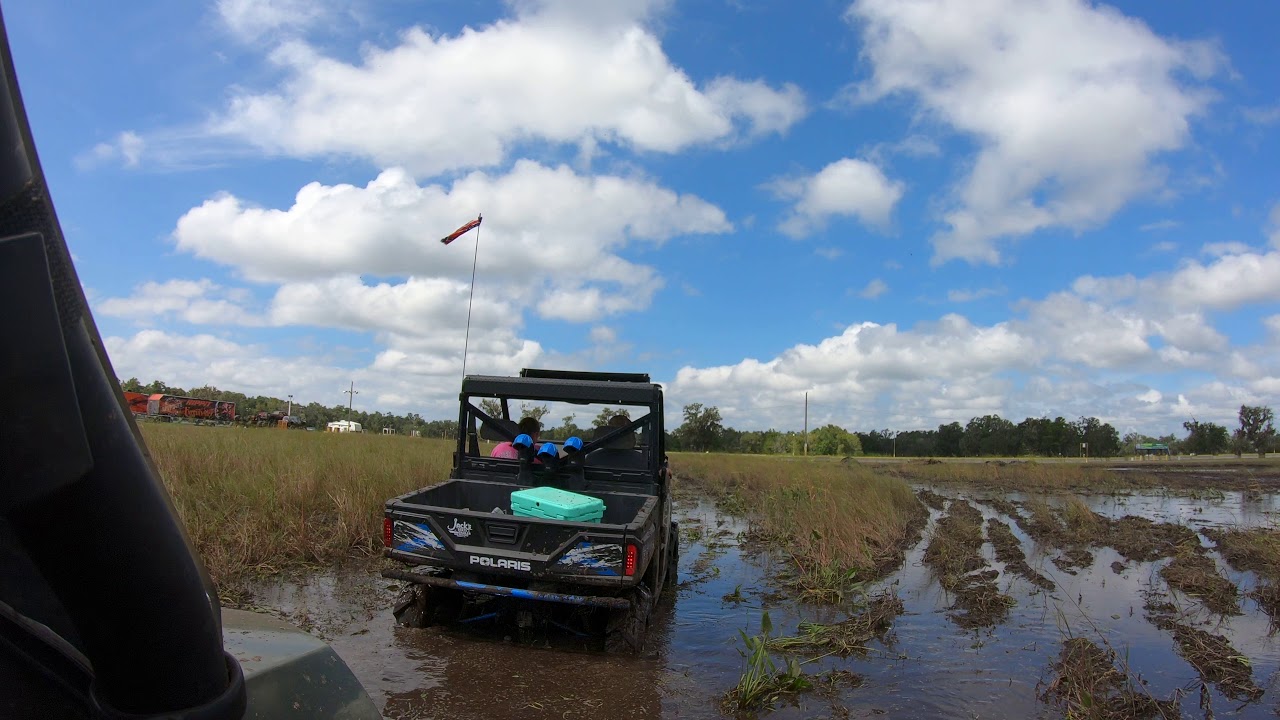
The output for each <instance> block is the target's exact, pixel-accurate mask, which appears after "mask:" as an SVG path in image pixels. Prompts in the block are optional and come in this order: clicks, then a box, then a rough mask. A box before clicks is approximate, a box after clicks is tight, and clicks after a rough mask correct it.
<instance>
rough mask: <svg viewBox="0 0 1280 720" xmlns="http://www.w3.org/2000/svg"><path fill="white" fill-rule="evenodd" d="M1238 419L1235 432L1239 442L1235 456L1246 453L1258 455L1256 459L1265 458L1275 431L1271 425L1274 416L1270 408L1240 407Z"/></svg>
mask: <svg viewBox="0 0 1280 720" xmlns="http://www.w3.org/2000/svg"><path fill="white" fill-rule="evenodd" d="M1239 418H1240V428H1239V429H1238V430H1236V437H1237V439H1238V440H1239V442H1238V445H1237V450H1236V452H1237V454H1241V453H1243V452H1245V451H1248V452H1256V453H1258V457H1266V455H1267V451H1268V450H1270V449H1271V444H1272V442H1273V441H1274V440H1275V437H1276V429H1275V426H1274V425H1273V424H1272V421H1273V420H1275V414H1274V413H1273V412H1272V411H1271V408H1269V407H1266V406H1262V405H1259V406H1256V407H1254V406H1249V405H1241V406H1240V415H1239Z"/></svg>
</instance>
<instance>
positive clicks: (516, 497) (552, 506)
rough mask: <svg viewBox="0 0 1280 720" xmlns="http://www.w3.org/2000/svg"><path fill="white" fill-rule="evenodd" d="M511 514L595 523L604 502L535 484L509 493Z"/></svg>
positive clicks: (598, 518)
mask: <svg viewBox="0 0 1280 720" xmlns="http://www.w3.org/2000/svg"><path fill="white" fill-rule="evenodd" d="M511 514H512V515H515V516H516V517H536V518H542V519H544V520H562V521H564V522H593V523H598V522H600V519H601V518H603V517H604V501H603V500H601V499H599V498H593V497H590V496H587V495H579V494H578V493H574V492H569V491H568V490H560V489H558V488H553V487H536V488H529V489H528V490H516V491H515V492H512V493H511Z"/></svg>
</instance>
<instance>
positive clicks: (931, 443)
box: [896, 430, 938, 457]
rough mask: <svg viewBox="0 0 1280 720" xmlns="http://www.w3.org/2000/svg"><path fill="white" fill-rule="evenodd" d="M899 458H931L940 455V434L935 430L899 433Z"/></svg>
mask: <svg viewBox="0 0 1280 720" xmlns="http://www.w3.org/2000/svg"><path fill="white" fill-rule="evenodd" d="M896 440H897V442H898V457H930V456H933V455H937V454H938V433H937V432H936V431H934V430H905V431H903V432H900V433H898V437H897V438H896Z"/></svg>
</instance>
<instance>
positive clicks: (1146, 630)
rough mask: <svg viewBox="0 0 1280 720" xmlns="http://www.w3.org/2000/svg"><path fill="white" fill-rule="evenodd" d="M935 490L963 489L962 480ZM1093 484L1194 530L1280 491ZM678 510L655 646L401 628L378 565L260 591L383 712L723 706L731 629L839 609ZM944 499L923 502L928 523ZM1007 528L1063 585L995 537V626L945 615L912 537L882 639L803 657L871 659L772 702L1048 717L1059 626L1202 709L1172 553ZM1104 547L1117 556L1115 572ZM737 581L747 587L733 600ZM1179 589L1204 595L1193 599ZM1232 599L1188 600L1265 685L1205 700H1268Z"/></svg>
mask: <svg viewBox="0 0 1280 720" xmlns="http://www.w3.org/2000/svg"><path fill="white" fill-rule="evenodd" d="M934 489H935V490H937V491H938V492H940V493H942V494H944V495H946V494H952V495H954V494H955V491H954V489H948V488H934ZM990 497H997V496H995V495H992V496H990ZM1003 497H1007V498H1009V499H1011V500H1015V501H1017V500H1021V499H1023V498H1021V497H1019V496H1018V495H1016V494H1013V495H1004V496H1003ZM970 498H971V499H972V500H974V501H975V504H976V507H978V508H979V509H980V510H981V511H982V512H983V514H984V516H986V517H1000V514H999V513H998V512H996V511H995V510H994V509H992V508H991V507H990V506H989V505H987V504H985V503H983V499H984V497H983V495H982V494H981V493H979V494H977V495H971V496H970ZM988 499H990V498H988ZM1086 501H1087V502H1088V503H1089V505H1090V507H1091V508H1092V509H1093V510H1094V511H1096V512H1098V513H1100V514H1102V515H1106V516H1109V517H1121V516H1123V515H1126V514H1131V515H1141V516H1144V517H1149V518H1152V519H1155V520H1164V521H1171V522H1181V523H1183V524H1187V525H1189V526H1191V527H1193V528H1195V529H1197V530H1200V529H1203V528H1206V527H1216V526H1225V525H1231V526H1238V525H1272V524H1273V523H1274V522H1275V520H1274V518H1275V516H1276V515H1275V514H1276V512H1277V511H1278V510H1280V508H1278V507H1277V500H1276V498H1275V497H1272V496H1267V497H1264V498H1263V499H1262V500H1261V501H1258V500H1251V499H1249V498H1247V497H1245V496H1244V495H1243V494H1241V493H1238V492H1237V493H1230V492H1229V493H1225V494H1223V495H1222V496H1221V497H1215V498H1212V499H1201V500H1196V499H1187V498H1179V497H1169V496H1164V495H1160V494H1134V495H1126V496H1116V497H1111V496H1095V497H1090V498H1086ZM678 511H679V512H678V515H679V520H680V523H681V529H682V534H684V536H685V537H684V538H683V540H682V543H681V544H682V549H683V553H682V556H681V559H680V583H681V584H680V588H679V590H678V591H677V593H676V596H675V602H674V606H673V605H672V603H671V601H670V599H668V601H667V602H666V603H665V604H664V605H663V607H662V610H661V611H660V613H659V616H658V617H657V619H656V621H655V623H654V625H653V627H652V630H651V632H652V633H653V638H654V640H655V642H654V645H655V647H656V648H657V651H656V654H655V655H653V656H651V657H648V658H634V657H625V656H624V657H620V656H610V655H605V654H602V653H600V652H598V651H593V650H590V649H587V648H584V647H582V643H581V642H580V641H578V640H577V639H576V638H574V637H573V636H572V635H569V634H566V633H559V635H558V636H557V633H556V632H555V631H554V629H553V630H552V632H550V633H547V632H542V631H536V632H533V633H526V634H525V635H524V636H520V634H519V633H518V632H516V631H515V629H514V628H494V627H475V628H468V627H455V628H449V629H440V628H431V629H426V630H418V629H410V628H400V627H396V626H395V623H394V621H393V620H392V618H391V612H390V606H391V604H392V601H393V599H394V597H395V594H396V592H395V590H394V589H391V588H392V585H393V584H392V583H390V582H389V581H386V580H384V579H382V578H381V577H378V576H376V575H371V574H364V575H361V574H355V575H341V576H337V577H334V576H327V577H325V576H322V577H317V578H313V579H311V580H310V581H309V582H307V583H306V584H302V585H299V584H296V583H283V584H280V585H277V586H275V587H270V588H266V589H265V590H264V591H263V593H262V595H261V599H262V601H263V603H264V604H265V605H268V606H272V607H277V608H281V609H282V610H283V611H284V612H285V614H286V615H287V616H288V617H290V618H293V619H294V620H295V622H297V621H299V619H300V618H307V619H308V621H309V622H310V623H313V625H312V626H311V628H310V629H312V630H313V631H315V632H319V633H320V634H321V635H322V636H324V637H325V638H326V639H328V640H329V641H330V642H331V643H332V645H333V647H334V649H335V650H337V652H338V653H339V654H340V655H341V656H342V657H343V658H344V659H345V660H346V661H347V663H348V664H350V665H351V667H352V670H353V671H354V672H355V673H356V675H357V676H358V677H359V678H360V679H361V681H362V682H363V683H364V684H365V687H366V688H367V689H368V690H369V692H370V693H371V694H372V695H373V696H374V700H375V702H376V703H377V704H378V706H379V707H382V708H383V713H384V715H386V716H387V717H388V718H447V719H448V720H463V719H465V718H495V717H530V718H540V717H546V718H631V717H636V718H645V717H681V718H701V717H719V716H720V715H721V713H720V708H719V699H720V696H721V694H722V693H723V692H724V691H725V690H727V689H728V688H729V687H730V686H732V685H733V684H734V683H735V682H736V681H737V678H738V675H739V674H740V672H741V670H742V658H741V656H740V655H739V653H738V652H737V648H738V647H739V646H740V644H739V641H738V639H737V631H738V630H739V629H745V630H747V631H748V632H755V631H757V630H758V628H759V621H760V614H761V611H762V610H764V609H767V610H769V612H770V615H771V617H772V620H773V624H774V627H775V628H777V629H778V631H780V632H783V633H790V632H794V631H795V628H796V624H797V623H798V622H799V621H800V620H801V619H809V620H817V621H820V622H833V621H838V620H840V619H842V618H843V616H842V615H841V614H840V613H839V612H838V611H835V610H833V609H831V608H817V607H809V606H804V605H797V604H796V603H794V602H792V601H790V600H787V599H785V598H782V597H780V596H777V595H773V594H772V590H773V588H772V587H771V585H770V582H769V578H770V575H771V566H770V564H771V560H770V559H769V558H761V557H758V556H752V557H744V556H743V554H742V553H741V552H740V551H739V549H738V547H737V542H736V536H737V533H738V532H739V531H740V530H742V529H744V528H743V526H742V525H740V524H738V523H737V522H736V521H733V520H731V519H729V518H724V517H721V516H719V515H718V514H717V513H716V511H715V509H714V508H713V507H711V506H709V505H707V504H705V503H696V504H695V503H691V502H684V503H682V505H681V506H680V507H679V508H678ZM939 516H940V513H939V512H938V511H932V519H931V520H930V522H931V523H932V522H934V521H935V520H936V519H937V517H939ZM1006 521H1007V518H1006ZM1010 527H1011V530H1012V531H1013V532H1014V534H1015V535H1016V537H1017V538H1018V539H1019V540H1020V541H1021V543H1022V546H1023V551H1024V552H1025V553H1026V556H1027V561H1028V562H1029V563H1030V564H1031V566H1032V567H1033V568H1035V569H1036V570H1038V571H1039V572H1041V573H1043V574H1044V575H1046V576H1048V577H1049V578H1050V579H1052V580H1053V581H1054V582H1055V583H1056V584H1057V586H1058V588H1057V590H1055V591H1053V592H1051V593H1047V594H1046V593H1044V592H1043V591H1038V590H1037V588H1035V587H1034V586H1032V585H1031V584H1030V583H1028V582H1027V581H1025V580H1023V579H1022V578H1020V577H1016V576H1013V575H1012V574H1007V573H1004V572H1003V570H1004V568H1003V566H1002V565H1001V564H1000V563H999V562H997V561H995V559H994V553H993V552H992V548H991V546H990V545H989V544H988V545H986V546H984V548H983V554H984V556H985V557H986V558H987V561H988V562H989V563H990V564H991V566H992V567H994V568H996V569H997V570H1000V571H1001V576H1000V578H999V580H998V583H999V588H1000V590H1001V591H1002V592H1006V593H1008V594H1010V595H1011V596H1013V597H1014V598H1015V599H1016V600H1017V601H1018V605H1017V607H1015V608H1013V610H1012V611H1011V613H1010V615H1009V619H1008V620H1007V621H1006V622H1004V623H1002V624H1000V625H997V626H996V627H994V628H990V629H982V630H977V631H964V630H961V629H959V628H957V627H956V626H955V625H954V624H953V623H951V622H950V621H949V620H948V619H947V617H946V612H945V610H946V608H948V607H949V606H950V605H951V602H952V600H951V598H949V597H947V596H946V594H945V593H944V591H943V590H942V589H941V588H940V587H939V586H938V584H937V582H936V581H934V580H933V579H932V577H930V574H929V571H928V569H927V568H926V567H924V565H923V563H922V561H921V560H922V555H923V552H924V545H925V541H923V540H922V541H921V542H920V543H919V544H917V546H916V547H914V548H912V549H911V550H910V551H909V552H908V553H907V557H906V561H905V563H904V564H903V567H902V569H901V570H900V571H899V572H898V573H895V574H894V575H893V576H891V577H890V578H888V579H886V580H885V581H884V582H883V583H880V584H879V585H881V586H891V587H893V588H894V590H895V591H896V592H897V594H898V595H899V596H900V597H901V598H902V600H903V602H904V603H905V606H906V612H905V613H904V614H903V615H902V616H900V617H899V618H898V619H897V622H896V623H895V625H894V629H893V631H892V632H891V633H890V634H889V636H888V637H887V638H886V641H885V643H883V644H881V643H879V642H873V643H871V650H872V652H871V653H870V654H869V656H868V657H866V658H863V659H854V658H850V659H839V658H835V657H828V658H822V659H819V660H817V661H815V662H812V663H809V664H808V665H806V666H805V669H806V671H807V672H811V673H818V672H822V671H824V670H827V669H836V668H839V669H848V670H852V671H854V672H857V673H859V674H861V675H863V676H865V678H866V682H865V684H864V685H863V686H862V687H860V688H856V689H846V690H843V691H841V692H840V693H839V695H838V696H837V697H835V698H828V697H824V696H820V695H817V694H810V695H806V696H802V697H800V698H799V699H798V700H797V701H796V703H795V704H793V705H785V704H784V705H783V706H781V707H779V708H778V709H777V710H776V711H775V712H774V713H773V714H772V715H771V716H770V717H778V718H808V717H816V716H827V717H830V716H837V715H844V714H845V712H846V711H847V712H848V716H851V717H878V716H881V715H882V714H885V713H887V716H888V717H908V716H910V717H939V718H972V717H984V718H1006V717H1055V716H1058V715H1060V713H1058V712H1057V711H1055V710H1053V709H1051V708H1047V707H1045V706H1043V705H1042V704H1040V703H1039V702H1038V701H1037V700H1036V684H1037V682H1039V681H1040V680H1042V679H1047V678H1048V670H1049V667H1050V664H1051V663H1052V662H1053V660H1054V659H1055V658H1056V657H1057V654H1058V651H1059V649H1060V648H1061V643H1062V640H1063V638H1064V637H1065V636H1066V634H1067V633H1070V634H1072V635H1084V636H1086V637H1089V638H1091V639H1093V640H1095V641H1097V642H1099V643H1100V644H1101V641H1102V640H1106V642H1108V643H1110V644H1111V646H1112V647H1114V648H1115V649H1116V650H1117V651H1118V655H1119V656H1120V657H1122V658H1124V657H1127V658H1128V663H1129V664H1130V666H1131V667H1132V668H1133V670H1134V671H1135V672H1137V673H1140V674H1141V676H1142V678H1143V679H1144V680H1146V681H1147V682H1148V687H1149V689H1150V691H1151V692H1152V693H1153V694H1154V695H1156V696H1157V697H1168V696H1170V695H1171V694H1172V693H1174V692H1176V691H1178V690H1180V689H1182V690H1185V691H1194V692H1189V693H1188V696H1187V697H1186V698H1185V699H1184V701H1183V710H1184V712H1185V713H1187V714H1188V715H1194V716H1200V715H1202V714H1203V713H1202V712H1200V711H1198V710H1197V700H1198V688H1199V685H1198V676H1197V675H1196V672H1195V670H1194V669H1193V668H1192V667H1191V666H1190V665H1188V664H1187V663H1186V662H1185V661H1184V660H1183V659H1181V658H1180V657H1179V656H1178V655H1177V654H1176V653H1175V652H1174V649H1173V642H1172V640H1171V638H1170V637H1169V636H1168V634H1167V633H1165V632H1163V631H1161V630H1159V629H1157V628H1156V627H1155V626H1154V625H1152V624H1151V623H1149V622H1147V620H1146V619H1145V618H1144V614H1143V607H1142V604H1143V592H1144V591H1147V590H1148V589H1149V588H1151V587H1152V586H1153V585H1154V586H1155V587H1156V588H1158V589H1160V590H1162V591H1163V590H1164V589H1165V586H1164V584H1163V582H1162V581H1161V580H1160V578H1159V576H1158V571H1159V569H1160V567H1161V566H1162V563H1163V562H1166V561H1164V560H1158V561H1155V562H1150V563H1138V562H1131V561H1127V560H1126V559H1125V558H1123V557H1122V556H1120V555H1119V554H1118V553H1116V552H1115V551H1113V550H1111V549H1110V548H1097V549H1095V550H1094V555H1095V558H1094V562H1093V564H1092V565H1091V566H1089V567H1087V568H1084V569H1082V570H1081V571H1080V572H1079V573H1078V574H1076V575H1070V574H1066V573H1063V572H1061V571H1059V570H1058V569H1057V568H1056V567H1055V566H1054V565H1053V564H1052V563H1051V562H1049V559H1050V558H1051V557H1052V556H1053V553H1052V552H1046V551H1047V549H1046V548H1042V547H1039V546H1038V545H1037V544H1036V542H1035V541H1034V540H1032V539H1031V538H1028V537H1027V536H1026V535H1025V534H1024V533H1023V532H1022V531H1021V529H1020V528H1019V527H1018V526H1017V525H1016V524H1014V523H1010ZM926 538H927V533H926ZM1211 555H1212V556H1213V557H1214V558H1215V560H1217V561H1218V562H1219V565H1220V568H1221V569H1222V570H1223V572H1224V575H1226V577H1228V578H1229V579H1230V580H1231V581H1232V582H1234V583H1236V584H1237V585H1238V586H1240V587H1241V590H1242V591H1246V590H1248V589H1249V588H1251V587H1253V585H1254V583H1255V578H1254V577H1253V576H1252V574H1251V573H1239V572H1235V571H1233V570H1230V569H1229V568H1227V567H1226V566H1225V564H1223V563H1221V561H1220V558H1217V557H1216V553H1211ZM1113 563H1119V565H1118V566H1117V567H1119V569H1120V571H1119V572H1118V573H1117V572H1115V571H1113V569H1112V564H1113ZM735 590H739V591H740V593H741V595H742V596H745V598H746V599H745V601H743V602H735V601H730V600H727V599H725V596H726V595H732V594H733V593H734V592H735ZM1177 601H1178V602H1179V604H1181V605H1186V606H1188V607H1189V608H1195V607H1196V603H1194V602H1191V601H1188V600H1187V599H1186V598H1178V600H1177ZM1241 609H1242V610H1243V611H1244V614H1243V615H1241V616H1238V617H1231V618H1226V619H1223V618H1218V617H1211V616H1208V615H1206V614H1204V613H1203V612H1200V613H1199V614H1198V615H1196V616H1195V617H1197V618H1198V619H1200V620H1204V621H1207V622H1210V623H1211V625H1209V626H1208V627H1207V629H1209V630H1210V631H1211V632H1215V633H1220V634H1223V635H1225V636H1226V637H1227V638H1228V639H1229V640H1230V641H1231V643H1232V644H1233V645H1234V646H1235V647H1236V648H1237V649H1239V650H1240V651H1241V653H1243V654H1244V655H1246V656H1248V657H1249V658H1250V660H1251V662H1252V663H1253V677H1254V681H1255V682H1256V683H1258V685H1260V686H1262V687H1263V688H1264V689H1266V690H1267V694H1266V695H1264V696H1263V698H1262V700H1261V701H1259V702H1257V703H1253V704H1250V705H1245V706H1243V707H1241V706H1240V705H1239V704H1238V703H1235V702H1231V701H1229V700H1227V699H1226V698H1225V697H1223V696H1222V695H1221V694H1219V693H1218V692H1217V691H1216V690H1215V691H1213V692H1212V693H1211V695H1212V699H1213V703H1214V711H1215V713H1216V715H1217V717H1219V718H1224V717H1241V718H1257V717H1274V715H1273V706H1274V705H1275V702H1274V701H1273V700H1272V698H1271V693H1272V691H1273V686H1274V677H1273V676H1274V675H1275V674H1276V672H1277V670H1278V669H1280V646H1278V645H1277V642H1276V640H1275V638H1273V637H1270V636H1268V634H1267V632H1268V621H1267V618H1266V616H1265V615H1263V614H1262V613H1261V612H1260V611H1259V608H1258V607H1257V605H1256V603H1255V602H1254V601H1253V600H1251V599H1247V598H1246V599H1244V600H1242V603H1241ZM517 636H518V640H511V639H509V638H510V637H517Z"/></svg>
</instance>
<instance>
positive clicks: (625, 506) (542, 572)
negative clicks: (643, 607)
mask: <svg viewBox="0 0 1280 720" xmlns="http://www.w3.org/2000/svg"><path fill="white" fill-rule="evenodd" d="M523 489H527V487H526V486H524V485H520V484H516V483H511V482H494V481H485V480H461V479H454V480H449V481H447V482H444V483H441V484H439V485H436V486H434V487H430V488H426V489H423V490H416V491H414V492H411V493H407V494H405V495H401V496H400V497H397V498H393V499H391V500H389V501H388V502H387V506H386V517H387V522H388V525H389V527H388V528H387V531H389V533H390V544H389V546H388V550H387V553H386V554H387V556H388V557H391V558H393V559H395V560H399V561H401V562H404V563H406V564H409V565H429V566H433V567H435V568H438V569H440V570H451V571H453V572H455V573H462V574H463V575H464V576H465V575H466V574H468V573H472V572H475V573H481V574H485V575H503V576H508V577H510V578H512V579H515V578H523V579H526V580H530V579H537V580H543V581H548V580H549V581H556V580H563V581H566V582H572V583H574V584H588V585H596V586H603V587H614V588H623V587H627V586H630V585H633V584H634V583H635V581H636V578H635V577H634V575H628V574H627V573H626V556H627V552H628V545H630V546H632V547H633V548H634V549H632V550H630V552H631V553H633V560H632V563H633V564H632V567H635V563H637V562H641V563H643V562H644V561H647V560H648V558H647V557H643V554H644V553H645V552H646V547H649V548H651V547H652V546H653V542H652V540H653V535H654V523H653V522H650V520H651V516H652V514H653V510H654V508H655V507H656V506H657V499H656V498H654V497H653V496H650V495H639V494H632V493H623V492H589V493H583V494H585V495H588V496H590V497H595V498H598V499H599V500H601V501H603V502H604V516H603V518H602V520H601V522H598V523H596V522H572V521H564V520H548V519H542V518H534V517H518V516H514V515H511V514H510V511H511V493H512V492H513V491H517V490H523ZM495 509H497V510H501V512H500V513H499V512H495ZM641 567H643V564H641Z"/></svg>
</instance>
